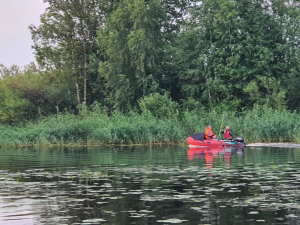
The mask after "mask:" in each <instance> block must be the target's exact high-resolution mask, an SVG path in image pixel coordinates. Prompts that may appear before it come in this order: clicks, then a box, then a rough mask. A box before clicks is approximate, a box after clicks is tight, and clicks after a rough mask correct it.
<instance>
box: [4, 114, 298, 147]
mask: <svg viewBox="0 0 300 225" xmlns="http://www.w3.org/2000/svg"><path fill="white" fill-rule="evenodd" d="M221 120H222V114H220V113H217V112H211V113H208V112H197V113H191V112H185V113H181V114H180V115H179V116H178V117H176V118H173V119H156V118H155V117H153V116H152V115H151V114H142V115H141V114H138V113H129V114H128V115H122V114H120V113H115V114H113V115H112V116H107V115H106V114H105V113H102V112H100V111H99V112H85V113H84V114H83V115H79V116H78V115H77V116H75V115H71V114H65V115H56V116H52V117H48V118H43V119H40V120H38V121H35V122H28V123H26V124H25V125H22V126H8V125H1V126H0V129H1V133H0V145H1V146H5V145H47V144H151V143H185V142H186V137H187V136H189V135H191V134H193V133H196V132H204V129H205V127H206V126H207V125H208V124H211V125H212V126H213V130H214V132H215V133H216V134H218V132H219V128H220V123H221ZM226 125H229V126H231V128H232V130H233V132H234V135H235V136H243V137H244V138H245V141H246V142H248V143H250V142H252V143H253V142H297V143H299V142H300V114H297V113H291V112H288V111H275V110H272V109H265V110H259V111H248V112H245V113H243V114H241V115H237V114H236V113H233V112H226V113H225V118H224V126H223V127H225V126H226Z"/></svg>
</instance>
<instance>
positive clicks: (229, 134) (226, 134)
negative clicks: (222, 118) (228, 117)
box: [221, 126, 233, 139]
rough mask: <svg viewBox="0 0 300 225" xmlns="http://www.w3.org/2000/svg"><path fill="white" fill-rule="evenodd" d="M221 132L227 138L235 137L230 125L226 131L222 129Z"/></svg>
mask: <svg viewBox="0 0 300 225" xmlns="http://www.w3.org/2000/svg"><path fill="white" fill-rule="evenodd" d="M221 133H222V134H224V138H225V139H233V135H232V130H231V129H230V127H229V126H227V127H226V129H225V130H224V131H221Z"/></svg>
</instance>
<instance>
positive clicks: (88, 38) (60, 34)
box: [29, 0, 107, 105]
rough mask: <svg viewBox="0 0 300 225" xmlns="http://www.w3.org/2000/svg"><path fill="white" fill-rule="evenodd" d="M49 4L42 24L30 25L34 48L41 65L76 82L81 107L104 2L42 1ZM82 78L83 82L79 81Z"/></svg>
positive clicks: (84, 98) (86, 87)
mask: <svg viewBox="0 0 300 225" xmlns="http://www.w3.org/2000/svg"><path fill="white" fill-rule="evenodd" d="M45 2H47V3H48V4H49V7H48V8H47V9H46V12H45V13H44V14H43V15H42V16H41V25H40V26H39V27H35V26H34V25H31V26H30V27H29V28H30V30H31V34H32V38H33V40H34V45H33V48H34V50H35V54H36V58H37V61H38V63H39V65H40V66H42V67H44V68H55V69H58V70H62V71H63V73H62V74H64V75H66V74H67V76H69V79H70V80H71V81H73V80H74V81H75V84H76V90H77V101H78V103H79V104H80V103H81V100H82V97H81V93H82V88H81V86H83V102H82V103H83V105H86V104H87V101H88V79H89V78H90V74H89V64H90V55H92V54H93V53H96V52H97V50H96V49H95V43H94V39H95V37H96V36H97V30H98V29H99V27H100V24H101V23H103V18H104V14H105V12H104V9H105V7H107V5H106V2H105V1H100V0H45ZM82 78H83V81H80V79H82Z"/></svg>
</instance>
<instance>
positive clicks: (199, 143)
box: [187, 133, 246, 147]
mask: <svg viewBox="0 0 300 225" xmlns="http://www.w3.org/2000/svg"><path fill="white" fill-rule="evenodd" d="M187 142H188V143H189V144H190V147H227V146H233V147H245V146H246V143H245V142H244V138H242V137H237V138H236V140H218V139H212V140H209V139H204V133H196V134H193V135H191V136H189V137H188V138H187Z"/></svg>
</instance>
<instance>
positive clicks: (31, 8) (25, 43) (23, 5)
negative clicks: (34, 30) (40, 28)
mask: <svg viewBox="0 0 300 225" xmlns="http://www.w3.org/2000/svg"><path fill="white" fill-rule="evenodd" d="M46 7H47V5H46V4H45V3H44V1H43V0H0V64H1V63H3V64H4V65H5V66H11V65H12V64H16V65H18V66H24V65H26V64H28V63H29V62H31V61H35V59H34V54H33V50H32V49H31V45H32V44H33V42H32V40H31V35H30V31H29V29H28V26H29V25H31V24H34V25H36V26H37V25H39V24H40V15H41V14H42V13H44V12H45V9H46Z"/></svg>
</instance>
